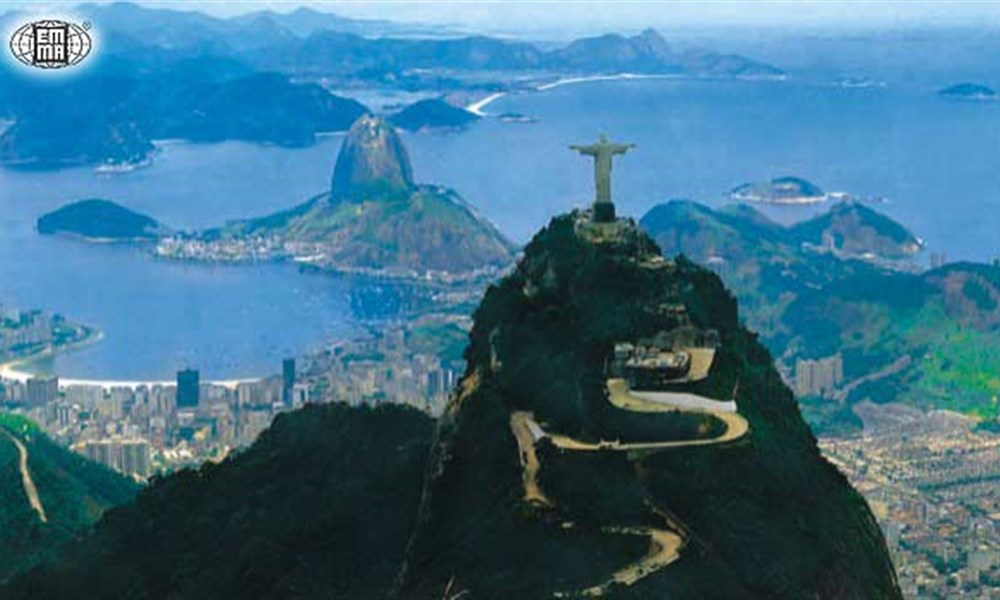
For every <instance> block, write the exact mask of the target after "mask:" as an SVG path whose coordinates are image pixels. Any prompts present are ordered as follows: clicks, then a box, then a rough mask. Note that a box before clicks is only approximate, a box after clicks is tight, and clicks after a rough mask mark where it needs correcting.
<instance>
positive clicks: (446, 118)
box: [389, 98, 480, 131]
mask: <svg viewBox="0 0 1000 600" xmlns="http://www.w3.org/2000/svg"><path fill="white" fill-rule="evenodd" d="M479 118H480V117H479V115H476V114H475V113H472V112H469V111H468V110H465V109H464V108H459V107H457V106H453V105H451V104H448V103H447V102H445V101H444V100H441V99H440V98H429V99H427V100H420V101H418V102H414V103H413V104H411V105H409V106H407V107H405V108H403V110H401V111H399V112H398V113H396V114H394V115H391V116H390V117H389V122H390V123H392V124H393V125H395V126H396V127H399V128H400V129H405V130H407V131H421V130H424V129H453V128H459V127H465V126H466V125H469V124H471V123H475V122H476V121H478V120H479Z"/></svg>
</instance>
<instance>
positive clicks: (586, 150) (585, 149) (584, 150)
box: [569, 146, 597, 156]
mask: <svg viewBox="0 0 1000 600" xmlns="http://www.w3.org/2000/svg"><path fill="white" fill-rule="evenodd" d="M569 149H570V150H576V151H577V152H579V153H580V154H589V155H591V156H597V149H596V148H594V147H593V146H570V147H569Z"/></svg>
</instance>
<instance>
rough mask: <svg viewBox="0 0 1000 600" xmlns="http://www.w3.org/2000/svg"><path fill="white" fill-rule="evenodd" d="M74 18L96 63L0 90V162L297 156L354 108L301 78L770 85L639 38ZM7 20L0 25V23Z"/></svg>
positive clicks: (469, 86) (733, 60) (18, 79)
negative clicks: (660, 79)
mask: <svg viewBox="0 0 1000 600" xmlns="http://www.w3.org/2000/svg"><path fill="white" fill-rule="evenodd" d="M76 12H77V14H78V15H79V16H81V17H85V18H87V19H89V20H90V21H91V22H93V23H95V26H96V27H99V30H100V32H101V40H100V49H99V54H100V61H99V63H97V64H96V65H95V66H94V67H93V68H92V69H91V70H89V71H88V72H87V73H86V74H82V75H78V76H77V77H74V78H70V79H68V80H65V81H61V82H59V83H57V84H55V85H53V84H52V83H51V82H45V84H42V83H40V82H39V81H38V80H36V79H32V78H28V77H24V76H22V75H21V74H18V73H11V76H9V77H5V78H3V80H2V81H0V117H4V118H6V119H12V120H14V121H15V124H14V125H13V126H12V127H10V128H8V129H7V131H6V132H5V133H4V134H3V135H2V136H0V163H5V164H16V165H22V166H32V167H42V168H55V167H63V166H78V165H88V164H101V163H105V164H114V165H136V164H142V163H144V162H146V161H147V160H148V159H149V158H150V156H151V153H152V150H153V147H152V145H151V143H150V140H153V139H159V138H164V137H170V138H183V139H188V140H194V141H217V140H229V139H239V140H248V141H260V142H271V143H278V144H285V145H301V144H307V143H310V142H311V141H312V140H313V136H314V135H315V134H316V133H317V132H322V131H330V130H343V129H345V128H346V127H347V126H348V125H349V124H350V123H351V122H353V121H354V120H355V119H356V118H357V117H358V116H359V115H360V114H361V113H363V112H365V111H366V110H367V109H366V108H365V107H363V106H361V105H360V104H358V103H357V102H354V101H352V100H349V99H346V98H340V97H337V96H334V95H331V94H329V93H328V92H326V91H324V90H323V89H322V88H321V87H319V86H318V85H316V84H315V83H309V82H307V81H301V80H302V79H311V80H315V81H318V80H320V79H322V80H323V81H324V82H325V83H326V84H333V85H338V86H339V87H351V86H355V87H357V86H366V85H375V86H382V87H391V88H397V89H414V90H424V91H427V90H433V91H435V92H438V93H445V92H468V91H469V90H480V91H482V90H486V89H491V90H496V89H502V88H506V87H510V86H516V85H519V84H518V83H517V82H518V81H519V79H518V78H513V79H512V78H511V76H510V73H511V72H527V73H530V74H533V75H534V76H535V77H536V78H545V77H553V76H558V75H566V74H583V75H587V74H609V73H622V72H629V73H643V74H664V75H678V76H689V77H741V78H761V77H764V78H774V77H780V76H781V75H782V72H781V71H780V70H779V69H777V68H775V67H773V66H770V65H767V64H764V63H761V62H758V61H754V60H752V59H748V58H745V57H742V56H738V55H730V54H719V53H716V52H712V51H710V50H697V49H688V50H676V49H674V48H673V47H671V46H670V45H669V44H668V43H667V42H666V41H665V40H664V39H663V37H662V36H660V34H658V33H657V32H656V31H654V30H652V29H647V30H645V31H643V32H642V33H640V34H638V35H635V36H623V35H618V34H608V35H604V36H599V37H593V38H585V39H580V40H577V41H574V42H571V43H569V44H566V45H564V46H560V47H555V48H551V47H547V48H548V49H543V48H542V47H540V46H538V45H535V44H532V43H529V42H523V41H511V40H504V39H498V38H491V37H486V36H464V37H456V36H454V35H452V36H445V37H442V36H441V35H440V34H441V31H439V30H438V29H437V28H430V29H428V28H419V27H416V28H415V27H410V26H406V25H395V24H391V23H388V22H382V21H363V20H353V19H344V18H341V17H337V16H336V15H331V14H328V13H321V12H317V11H312V10H310V9H306V8H300V9H297V10H295V11H293V12H291V13H287V14H282V13H275V12H268V11H263V12H256V13H251V14H247V15H243V16H240V17H234V18H230V19H220V18H216V17H211V16H208V15H205V14H202V13H198V12H195V11H176V10H168V9H154V8H146V7H141V6H138V5H135V4H129V3H113V4H107V5H105V4H90V5H83V6H81V7H79V9H78V10H77V11H76ZM19 15H20V13H16V12H9V13H5V14H4V15H0V24H13V23H15V22H17V19H18V18H20V16H19ZM416 35H422V36H423V37H414V36H416ZM373 36H378V37H373ZM389 36H399V37H389ZM279 73H280V74H279ZM290 77H294V78H295V80H294V81H293V80H291V79H290ZM447 108H449V107H447V106H441V105H437V104H434V103H429V104H423V105H419V106H417V107H414V108H413V109H412V110H410V111H407V112H405V113H402V114H400V115H398V116H397V119H398V124H399V126H401V127H405V128H413V129H419V128H422V127H427V126H442V125H444V126H450V125H453V124H455V123H454V122H455V121H460V120H469V118H470V116H469V115H463V114H461V113H458V112H455V111H446V109H447ZM456 110H457V109H456Z"/></svg>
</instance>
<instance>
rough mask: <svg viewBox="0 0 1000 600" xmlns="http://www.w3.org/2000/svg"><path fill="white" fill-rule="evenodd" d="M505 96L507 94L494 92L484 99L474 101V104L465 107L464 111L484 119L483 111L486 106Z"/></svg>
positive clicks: (484, 113)
mask: <svg viewBox="0 0 1000 600" xmlns="http://www.w3.org/2000/svg"><path fill="white" fill-rule="evenodd" d="M506 95H507V92H495V93H493V94H490V95H489V96H486V97H485V98H482V99H480V100H476V101H475V102H473V103H471V104H469V105H467V106H466V107H465V110H467V111H469V112H470V113H472V114H474V115H476V116H477V117H485V116H486V111H485V110H483V109H485V108H486V107H487V106H489V105H490V104H492V103H493V102H495V101H497V100H499V99H500V98H503V97H504V96H506Z"/></svg>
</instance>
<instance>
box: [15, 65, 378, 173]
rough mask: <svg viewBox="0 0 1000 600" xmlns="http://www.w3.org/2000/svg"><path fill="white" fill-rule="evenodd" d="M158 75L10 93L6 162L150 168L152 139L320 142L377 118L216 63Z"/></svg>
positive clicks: (304, 88)
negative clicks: (319, 137) (219, 69)
mask: <svg viewBox="0 0 1000 600" xmlns="http://www.w3.org/2000/svg"><path fill="white" fill-rule="evenodd" d="M192 64H193V66H195V67H196V68H195V69H193V70H192V71H181V72H179V73H174V72H172V71H167V72H163V73H157V74H155V75H143V76H133V75H120V76H110V75H108V76H105V75H83V76H81V78H80V79H74V80H69V81H68V82H60V83H58V84H52V83H50V82H39V81H30V82H24V81H20V82H15V83H11V82H9V81H8V82H7V83H8V86H9V87H4V86H3V85H2V84H0V103H3V104H4V105H5V106H6V109H7V112H8V113H9V114H10V115H11V116H12V117H13V118H14V119H15V123H14V124H13V126H11V127H10V128H9V129H7V130H6V131H5V132H4V133H3V134H2V135H0V162H4V163H6V164H13V165H27V166H36V167H60V166H78V165H87V164H113V165H119V166H125V165H136V164H141V163H143V162H145V161H147V160H149V158H150V157H151V156H152V153H153V150H154V148H153V145H152V143H151V140H154V139H168V138H182V139H187V140H192V141H220V140H247V141H258V142H271V143H277V144H283V145H292V146H295V145H303V144H309V143H312V142H313V140H314V139H315V135H316V133H319V132H324V131H344V130H346V129H347V128H348V127H350V125H351V123H353V122H354V121H355V120H356V119H357V118H358V117H359V116H360V115H362V114H365V113H366V112H367V109H366V108H365V107H364V106H362V105H361V104H359V103H357V102H355V101H353V100H349V99H346V98H341V97H338V96H335V95H333V94H330V93H329V92H327V91H325V90H324V89H323V88H321V87H320V86H319V85H317V84H314V83H293V82H292V81H290V80H289V78H288V77H287V76H285V75H280V74H277V73H254V72H252V71H250V72H249V74H246V73H247V72H245V71H244V70H242V69H234V70H233V73H234V75H233V77H231V78H227V77H226V76H225V75H224V74H222V73H216V72H215V71H214V70H213V69H212V67H211V65H213V64H215V61H212V60H209V59H204V60H199V61H198V62H197V63H192Z"/></svg>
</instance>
